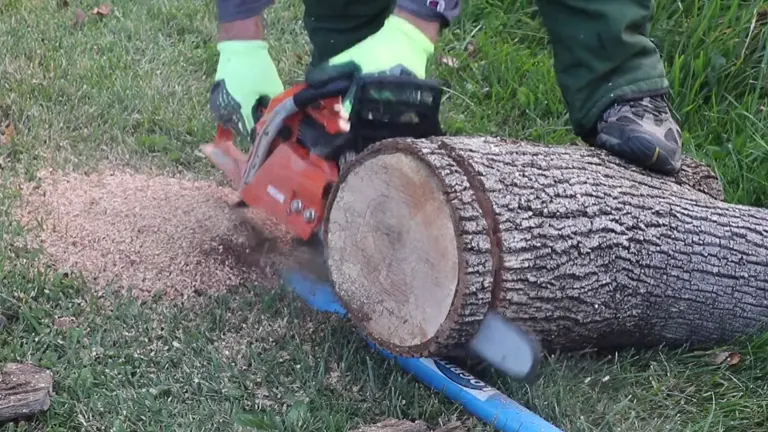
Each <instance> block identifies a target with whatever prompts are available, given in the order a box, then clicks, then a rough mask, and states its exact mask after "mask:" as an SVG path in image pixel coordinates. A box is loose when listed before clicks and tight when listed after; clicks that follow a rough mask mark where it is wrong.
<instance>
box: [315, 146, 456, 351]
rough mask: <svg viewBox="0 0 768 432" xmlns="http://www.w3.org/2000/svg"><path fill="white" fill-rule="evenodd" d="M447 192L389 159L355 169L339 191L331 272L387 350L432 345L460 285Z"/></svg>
mask: <svg viewBox="0 0 768 432" xmlns="http://www.w3.org/2000/svg"><path fill="white" fill-rule="evenodd" d="M442 190H443V186H442V184H441V182H440V179H439V178H438V177H437V176H436V175H435V173H434V172H433V171H432V170H430V169H429V168H428V166H427V165H426V164H425V163H423V162H422V161H421V160H419V159H418V158H413V157H411V156H407V155H404V154H398V153H392V154H384V155H378V156H377V157H376V158H375V159H372V160H369V161H367V163H366V164H365V169H364V170H352V171H351V172H349V173H348V177H347V178H346V181H344V182H343V183H341V185H340V187H339V188H338V189H337V190H336V191H335V196H334V199H333V208H332V210H330V211H329V212H328V217H327V223H326V245H327V247H328V249H329V250H332V251H335V253H333V254H330V255H329V257H328V266H329V270H330V273H331V275H332V278H333V280H334V282H335V287H336V290H337V294H338V295H339V297H340V298H341V299H342V301H343V302H344V303H345V306H346V307H347V309H348V310H350V311H351V312H352V313H351V315H352V316H353V317H357V318H358V319H359V320H361V322H358V324H359V325H362V326H363V327H364V328H365V329H366V330H367V332H368V336H369V337H370V338H371V339H372V340H374V341H375V342H377V343H380V344H382V346H384V347H385V348H387V349H391V348H393V345H395V346H398V347H400V349H397V351H398V352H403V351H407V350H408V347H415V346H422V345H425V344H428V343H429V341H430V340H431V339H432V338H434V337H435V336H436V334H437V333H438V330H439V328H440V326H441V324H442V323H443V322H444V321H446V318H447V316H448V313H449V311H450V309H451V304H452V302H453V299H454V296H455V294H456V291H457V287H458V286H459V283H460V272H461V269H460V264H459V258H460V252H459V250H460V248H459V245H458V242H457V232H456V223H455V221H454V217H453V211H452V209H451V206H450V205H449V204H448V203H447V202H446V200H445V196H444V194H443V193H442ZM333 209H335V210H333ZM413 287H419V289H413Z"/></svg>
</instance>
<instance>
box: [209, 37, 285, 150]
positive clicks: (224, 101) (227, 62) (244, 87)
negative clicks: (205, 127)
mask: <svg viewBox="0 0 768 432" xmlns="http://www.w3.org/2000/svg"><path fill="white" fill-rule="evenodd" d="M217 48H218V51H219V63H218V68H217V70H216V78H215V80H216V82H215V83H214V84H213V87H211V91H210V95H209V108H210V110H211V112H212V113H213V115H214V117H215V119H216V121H217V123H218V124H220V125H223V126H225V127H227V128H229V129H231V130H232V131H234V132H235V133H237V134H239V135H241V136H243V137H245V138H248V136H249V134H250V131H251V129H252V128H253V125H254V112H253V111H254V109H255V106H256V104H257V102H258V100H259V98H262V97H266V98H273V97H275V96H276V95H277V94H279V93H281V92H282V91H283V90H284V87H283V83H282V81H281V80H280V76H279V75H278V73H277V69H276V68H275V64H274V62H273V61H272V58H271V57H270V55H269V51H268V50H267V43H266V42H265V41H263V40H229V41H223V42H219V43H218V45H217Z"/></svg>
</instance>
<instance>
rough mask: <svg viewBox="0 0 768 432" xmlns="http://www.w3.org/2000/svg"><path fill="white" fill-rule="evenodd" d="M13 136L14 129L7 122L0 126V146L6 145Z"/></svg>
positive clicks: (11, 124)
mask: <svg viewBox="0 0 768 432" xmlns="http://www.w3.org/2000/svg"><path fill="white" fill-rule="evenodd" d="M14 135H16V127H15V126H13V123H11V121H10V120H9V121H7V122H6V123H5V124H4V125H2V126H0V146H5V145H8V143H10V142H11V139H12V138H13V136H14Z"/></svg>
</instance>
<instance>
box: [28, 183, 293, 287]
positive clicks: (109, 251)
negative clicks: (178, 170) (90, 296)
mask: <svg viewBox="0 0 768 432" xmlns="http://www.w3.org/2000/svg"><path fill="white" fill-rule="evenodd" d="M39 178H40V185H39V186H37V185H33V184H27V185H25V186H24V187H23V189H22V191H23V197H22V203H21V206H20V207H19V212H20V214H19V217H20V219H21V220H22V222H24V223H25V225H26V226H27V229H28V230H30V231H32V229H34V227H35V225H36V224H37V223H38V221H40V220H41V221H42V225H41V226H40V228H41V229H38V230H35V231H32V232H31V234H32V235H33V239H36V240H37V241H38V242H39V243H40V245H41V246H42V247H43V248H44V250H45V251H46V253H47V255H48V257H49V259H50V261H51V263H52V264H53V265H54V266H55V267H57V268H64V269H69V270H75V271H80V272H82V273H83V274H84V276H85V277H86V278H87V279H88V281H89V283H90V285H91V286H92V288H94V289H104V288H105V287H107V286H109V285H110V284H113V283H114V284H115V286H117V287H119V288H121V289H123V290H125V289H127V288H128V287H131V288H132V290H133V293H134V295H136V296H137V297H139V298H147V297H149V296H152V295H153V294H154V293H156V292H158V291H161V292H162V294H163V295H164V296H165V297H167V298H172V299H177V298H186V297H187V296H189V295H190V294H196V293H197V294H199V293H203V292H205V293H216V292H222V291H225V290H226V289H227V288H229V287H231V286H233V285H238V284H242V283H257V284H268V285H274V284H275V283H276V282H277V277H278V270H279V269H280V268H282V267H283V264H285V263H289V262H291V261H292V260H294V261H295V260H296V259H297V258H296V257H297V253H298V254H300V253H301V252H300V251H299V252H297V250H296V249H295V248H293V247H292V246H291V240H290V237H289V235H288V234H287V232H286V231H285V230H282V229H280V227H278V226H277V225H276V224H275V223H274V222H273V221H272V220H271V219H270V218H268V217H266V216H265V215H263V214H261V213H258V212H256V211H255V210H253V209H246V208H241V209H238V208H232V207H231V204H233V203H234V202H235V201H236V200H237V197H236V193H235V192H234V191H233V190H231V189H228V188H223V187H219V186H217V185H215V184H214V183H213V182H204V181H189V180H182V179H176V178H169V177H162V176H147V175H139V174H134V173H130V172H120V171H103V172H100V173H97V174H94V175H89V176H85V175H80V174H72V173H68V174H60V173H55V172H51V171H48V172H44V173H41V175H40V176H39ZM266 233H269V234H268V235H266Z"/></svg>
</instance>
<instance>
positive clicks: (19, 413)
mask: <svg viewBox="0 0 768 432" xmlns="http://www.w3.org/2000/svg"><path fill="white" fill-rule="evenodd" d="M52 392H53V375H52V374H51V372H50V371H48V370H46V369H42V368H39V367H37V366H33V365H29V364H16V363H8V364H6V365H5V366H4V367H3V369H2V371H0V422H4V421H12V420H16V419H19V418H23V417H28V416H31V415H34V414H37V413H40V412H42V411H45V410H47V409H48V407H49V406H50V404H51V400H50V396H51V393H52Z"/></svg>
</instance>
